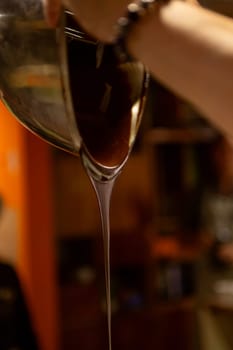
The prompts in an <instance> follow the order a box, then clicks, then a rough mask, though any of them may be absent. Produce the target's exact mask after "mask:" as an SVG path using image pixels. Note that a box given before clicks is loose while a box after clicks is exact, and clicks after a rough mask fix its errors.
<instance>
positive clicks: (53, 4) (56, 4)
mask: <svg viewBox="0 0 233 350" xmlns="http://www.w3.org/2000/svg"><path fill="white" fill-rule="evenodd" d="M42 4H43V8H44V14H45V18H46V19H47V22H48V24H49V25H50V26H51V27H55V26H56V25H57V22H58V19H59V17H60V12H61V7H62V0H42Z"/></svg>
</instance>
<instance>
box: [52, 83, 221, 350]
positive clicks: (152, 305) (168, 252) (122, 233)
mask: <svg viewBox="0 0 233 350" xmlns="http://www.w3.org/2000/svg"><path fill="white" fill-rule="evenodd" d="M153 84H154V85H153ZM144 120H145V123H144V124H143V125H142V131H141V133H140V139H139V140H138V143H137V147H136V148H135V151H134V152H133V153H132V155H131V157H130V159H129V161H128V163H127V164H126V166H125V169H124V171H123V172H122V174H121V176H120V177H119V180H118V181H117V183H116V185H115V189H114V191H113V196H112V210H111V215H110V219H111V269H112V271H111V274H112V312H113V314H112V322H113V327H112V332H113V348H115V349H116V348H120V349H121V350H124V349H125V350H126V349H127V350H131V349H132V350H136V349H138V350H139V349H140V350H141V349H142V348H146V349H147V350H150V349H151V350H152V349H154V348H155V347H157V348H159V349H160V350H163V349H164V350H168V349H170V348H171V346H172V348H173V349H179V350H189V349H190V350H191V349H193V348H192V346H193V344H192V336H193V329H194V328H193V327H194V319H193V316H194V314H193V310H194V305H195V276H194V271H193V266H194V263H195V261H196V259H197V258H198V256H199V254H200V252H201V250H202V246H201V242H200V241H199V239H198V232H197V227H195V225H193V224H195V218H192V220H194V221H193V222H192V221H189V220H191V219H190V218H189V217H187V216H186V214H187V210H185V211H184V208H185V207H186V208H185V209H188V205H187V204H189V206H190V207H191V208H192V211H193V209H194V207H192V202H191V201H193V200H194V199H195V193H196V192H195V191H196V190H197V189H198V187H199V186H202V185H203V184H202V175H203V174H202V172H203V169H202V164H203V159H202V158H203V154H202V153H203V150H205V148H206V147H208V145H209V144H210V143H211V142H212V140H213V139H214V137H215V136H216V132H215V130H214V129H213V128H212V127H211V126H209V125H207V124H206V123H204V122H203V120H202V119H201V118H200V117H199V116H198V115H197V114H196V112H195V111H194V110H193V109H192V108H191V106H189V105H187V104H186V102H184V101H182V100H181V99H180V98H178V97H177V96H174V95H173V94H172V93H171V92H170V91H168V90H166V89H165V88H164V87H162V86H160V85H159V84H158V83H156V82H153V83H152V86H151V90H150V97H149V101H148V105H147V109H146V111H145V117H144ZM199 156H200V157H199ZM204 159H205V161H206V158H205V157H204ZM54 169H55V170H54V173H55V191H54V193H55V195H56V197H55V204H56V208H55V216H56V218H57V235H58V252H59V253H58V260H59V277H60V279H59V290H60V305H61V310H60V311H61V324H62V350H63V349H67V348H69V349H70V350H73V349H76V348H80V349H81V350H99V349H101V350H104V349H107V334H106V331H107V326H106V313H105V306H104V298H105V282H104V260H103V247H102V236H101V226H100V217H99V209H98V206H97V201H96V197H95V194H94V190H93V189H92V187H91V184H90V181H89V179H88V178H87V176H86V174H85V172H84V170H83V169H82V166H81V163H80V161H79V160H78V159H75V158H74V157H72V156H69V155H66V154H64V153H63V152H59V151H55V153H54ZM184 213H185V215H184ZM188 214H190V212H189V211H188ZM174 283H175V284H176V285H175V286H174ZM174 319H176V322H175V323H174ZM168 332H169V337H168Z"/></svg>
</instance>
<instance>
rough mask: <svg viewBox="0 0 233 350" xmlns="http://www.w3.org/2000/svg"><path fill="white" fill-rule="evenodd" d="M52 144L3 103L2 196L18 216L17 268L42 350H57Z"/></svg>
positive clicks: (0, 124)
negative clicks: (42, 139)
mask: <svg viewBox="0 0 233 350" xmlns="http://www.w3.org/2000/svg"><path fill="white" fill-rule="evenodd" d="M51 185H52V154H51V147H50V146H48V145H47V144H46V143H45V142H44V141H41V140H40V139H38V138H37V137H35V136H34V135H32V134H31V133H30V132H28V131H27V130H26V129H25V128H24V127H22V126H21V125H20V124H19V122H18V121H16V120H15V119H14V118H13V117H12V116H11V115H10V113H9V112H8V111H7V110H6V109H5V107H4V106H3V105H2V104H0V194H2V195H3V197H4V199H5V202H6V204H7V205H9V206H10V207H12V208H14V209H15V210H16V212H17V217H18V258H17V261H18V263H17V268H18V271H19V275H20V278H21V281H22V284H23V287H24V289H25V293H26V296H27V300H28V304H29V305H30V310H31V315H32V319H33V322H34V325H35V328H36V332H37V334H38V338H39V343H40V345H41V349H42V350H58V348H59V346H58V317H57V316H58V309H57V293H56V267H55V251H54V248H55V245H54V243H55V238H54V222H53V194H52V186H51Z"/></svg>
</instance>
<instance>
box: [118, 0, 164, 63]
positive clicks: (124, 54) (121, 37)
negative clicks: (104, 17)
mask: <svg viewBox="0 0 233 350" xmlns="http://www.w3.org/2000/svg"><path fill="white" fill-rule="evenodd" d="M159 1H160V2H161V0H140V1H138V2H135V3H130V4H129V5H128V6H127V12H126V14H125V15H124V16H123V17H120V18H119V20H118V22H117V37H116V40H115V43H114V44H115V51H116V54H117V56H118V57H119V59H120V60H121V61H123V62H124V61H132V60H133V58H132V57H131V55H130V54H129V53H128V51H127V47H126V39H127V36H128V34H129V32H130V31H131V29H132V27H133V26H134V24H135V23H137V22H138V21H139V20H140V19H141V18H142V17H144V16H145V15H146V14H148V13H151V12H153V10H154V7H155V3H156V2H159Z"/></svg>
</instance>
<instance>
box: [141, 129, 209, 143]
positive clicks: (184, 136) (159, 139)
mask: <svg viewBox="0 0 233 350" xmlns="http://www.w3.org/2000/svg"><path fill="white" fill-rule="evenodd" d="M215 135H216V133H215V131H214V130H213V129H212V128H210V127H202V128H174V129H173V128H153V129H151V130H148V131H147V133H146V135H145V139H144V141H145V143H147V144H164V143H198V142H210V141H211V140H212V139H213V138H214V136H215Z"/></svg>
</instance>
